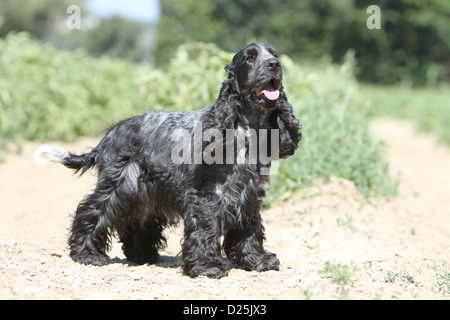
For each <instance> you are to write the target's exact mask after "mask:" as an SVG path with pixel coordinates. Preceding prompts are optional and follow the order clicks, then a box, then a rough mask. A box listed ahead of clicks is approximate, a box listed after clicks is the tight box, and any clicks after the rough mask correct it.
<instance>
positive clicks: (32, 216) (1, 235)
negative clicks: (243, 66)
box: [0, 34, 450, 300]
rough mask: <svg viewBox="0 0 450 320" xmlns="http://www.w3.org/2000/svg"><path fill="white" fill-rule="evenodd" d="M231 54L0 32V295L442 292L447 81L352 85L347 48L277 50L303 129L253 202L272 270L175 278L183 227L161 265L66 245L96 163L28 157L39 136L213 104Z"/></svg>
mask: <svg viewBox="0 0 450 320" xmlns="http://www.w3.org/2000/svg"><path fill="white" fill-rule="evenodd" d="M231 56H232V55H231V54H230V53H227V52H223V51H221V50H219V49H218V48H216V47H215V46H214V45H210V44H201V43H190V44H186V45H184V46H182V47H180V48H179V49H178V51H177V54H176V56H175V58H174V59H173V60H172V61H171V63H170V64H169V65H167V66H166V67H164V68H163V69H146V68H141V67H138V66H136V65H133V64H130V63H128V62H125V61H120V60H112V59H109V58H106V57H104V58H101V59H92V58H90V57H89V56H87V54H86V53H84V52H82V51H78V52H75V53H74V52H66V51H59V50H56V49H55V48H53V47H50V46H47V45H43V44H41V43H39V42H37V41H35V40H32V39H31V38H30V37H29V36H27V35H26V34H11V35H10V36H8V37H7V38H6V39H2V40H0V74H2V75H6V76H3V77H2V78H0V152H1V153H0V157H1V159H2V162H0V203H1V207H2V210H1V211H0V299H150V300H153V299H157V300H160V299H367V300H369V299H431V300H439V299H448V298H450V265H449V263H448V260H449V254H448V248H449V246H450V218H449V217H450V209H449V208H450V202H449V201H450V200H449V199H450V196H449V195H450V194H449V191H448V190H450V185H449V183H450V181H449V179H448V177H449V176H450V165H449V163H450V149H449V148H448V146H445V144H446V143H447V144H450V143H449V141H448V126H446V124H447V123H448V121H447V120H446V119H448V112H447V109H448V107H447V104H448V97H449V90H448V88H447V87H442V88H439V89H420V90H416V89H414V90H412V91H411V89H408V88H406V89H401V90H399V89H398V88H394V87H374V86H368V85H360V84H359V83H357V82H356V81H355V79H354V77H353V68H354V63H355V62H354V58H353V56H352V55H351V54H348V55H347V56H346V59H345V61H344V63H343V64H342V65H339V66H336V65H325V66H322V67H320V68H318V67H308V66H303V65H300V64H298V63H295V62H294V61H292V60H291V59H290V58H289V57H287V56H283V57H282V63H283V66H284V69H285V80H284V84H285V90H286V92H287V96H288V98H289V101H290V102H291V103H292V104H293V106H294V111H295V113H296V115H297V117H298V118H299V119H300V122H301V123H302V125H303V128H302V132H303V135H304V139H303V140H302V142H301V144H300V148H299V151H298V152H297V153H296V154H295V156H293V157H291V158H289V159H288V160H286V161H282V162H281V163H280V170H279V171H278V174H277V175H275V176H273V177H272V178H271V179H272V183H271V186H270V188H269V189H268V191H267V193H268V196H267V198H266V199H265V202H264V208H265V210H264V212H263V218H264V221H265V227H266V236H267V242H266V247H267V249H268V250H270V251H273V252H276V253H277V255H278V257H279V258H280V260H281V269H280V271H279V272H275V271H273V272H272V271H271V272H266V273H256V272H246V271H243V270H241V269H239V268H232V270H231V271H230V274H229V277H227V278H223V279H220V280H211V279H207V278H202V277H201V278H197V279H190V278H188V277H185V276H183V275H182V274H181V268H180V266H179V259H178V253H179V251H180V239H181V237H182V229H181V228H172V229H170V230H168V231H167V232H166V235H167V237H168V240H169V242H168V247H167V249H166V250H165V251H164V252H162V253H161V254H162V259H161V261H160V262H159V263H158V264H156V265H151V266H150V265H144V266H137V265H134V264H132V263H130V262H128V261H127V260H125V258H124V255H123V253H122V252H121V250H120V244H119V243H114V245H113V249H112V251H111V252H110V256H111V257H112V258H113V263H112V264H111V265H108V266H105V267H102V268H98V267H94V266H83V265H79V264H76V263H74V262H73V261H72V260H71V259H70V257H69V255H68V249H67V244H66V243H67V234H68V232H67V228H68V227H69V226H70V221H71V217H70V214H71V213H73V212H74V209H75V208H76V206H77V204H78V203H79V201H80V200H81V199H82V198H83V196H84V195H85V194H86V193H88V192H89V191H90V190H91V189H92V188H93V186H94V184H95V176H94V175H90V174H86V175H85V176H83V177H82V178H79V177H77V176H73V174H72V172H71V171H70V170H67V169H65V168H64V167H62V166H58V165H55V164H49V165H46V166H38V165H37V164H35V163H34V162H33V153H34V150H35V149H36V148H37V147H38V146H39V145H40V144H41V143H42V142H44V141H45V142H52V143H53V144H56V145H61V146H63V147H65V148H67V149H69V150H71V151H72V152H82V151H86V150H87V149H88V147H93V146H95V145H96V143H97V142H98V140H99V138H100V136H101V134H102V132H103V129H104V128H106V127H108V126H109V125H111V124H112V123H114V122H117V121H119V120H121V119H123V118H125V117H129V116H131V115H135V114H141V113H143V112H145V110H147V109H167V110H172V111H175V110H193V109H198V108H200V107H204V106H207V105H210V104H212V103H213V101H214V99H215V97H216V96H217V92H218V89H219V86H220V83H221V81H222V80H223V79H224V77H225V72H224V70H223V67H224V65H225V64H226V63H228V62H229V61H230V59H231ZM408 90H409V91H408ZM385 116H389V118H386V117H385ZM392 118H396V120H393V119H392ZM399 119H408V121H407V120H399ZM420 130H425V131H428V132H431V134H430V133H428V134H425V133H423V132H421V131H420ZM437 141H439V142H437Z"/></svg>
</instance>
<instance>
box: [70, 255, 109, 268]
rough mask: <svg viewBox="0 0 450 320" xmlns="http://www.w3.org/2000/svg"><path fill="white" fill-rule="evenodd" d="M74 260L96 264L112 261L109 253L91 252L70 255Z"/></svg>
mask: <svg viewBox="0 0 450 320" xmlns="http://www.w3.org/2000/svg"><path fill="white" fill-rule="evenodd" d="M70 257H71V258H72V260H73V261H75V262H78V263H81V264H92V265H94V266H104V265H107V264H109V263H110V262H111V259H110V258H109V257H108V256H107V255H103V254H99V255H94V254H90V253H72V254H71V255H70Z"/></svg>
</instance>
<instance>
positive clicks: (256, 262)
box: [235, 252, 280, 272]
mask: <svg viewBox="0 0 450 320" xmlns="http://www.w3.org/2000/svg"><path fill="white" fill-rule="evenodd" d="M235 262H236V263H237V264H238V265H239V266H240V267H242V268H244V269H245V270H248V271H258V272H263V271H269V270H276V271H278V270H280V260H278V258H277V256H276V255H275V253H271V252H265V253H264V254H258V255H256V254H249V255H246V256H244V257H241V259H240V260H239V261H235Z"/></svg>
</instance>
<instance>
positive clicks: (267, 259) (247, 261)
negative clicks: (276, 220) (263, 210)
mask: <svg viewBox="0 0 450 320" xmlns="http://www.w3.org/2000/svg"><path fill="white" fill-rule="evenodd" d="M264 240H265V236H264V227H263V224H262V219H261V215H260V214H259V208H258V209H257V210H255V213H254V215H253V216H252V218H251V219H249V220H248V221H247V222H246V223H245V225H243V226H241V225H235V226H234V227H232V228H229V229H228V231H227V232H226V234H225V238H224V243H223V246H224V251H225V254H226V255H227V257H228V258H229V259H231V260H232V261H233V262H234V263H236V264H237V265H239V266H240V267H242V268H244V269H245V270H256V271H259V272H261V271H269V270H279V267H280V261H279V260H278V258H277V256H276V255H275V254H274V253H272V252H268V251H266V250H265V249H264V246H263V243H264Z"/></svg>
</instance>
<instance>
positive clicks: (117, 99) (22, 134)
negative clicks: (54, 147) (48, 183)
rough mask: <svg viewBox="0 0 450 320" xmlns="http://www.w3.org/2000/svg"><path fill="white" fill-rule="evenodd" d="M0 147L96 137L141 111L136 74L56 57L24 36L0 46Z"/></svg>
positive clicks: (117, 64)
mask: <svg viewBox="0 0 450 320" xmlns="http://www.w3.org/2000/svg"><path fill="white" fill-rule="evenodd" d="M0 74H1V77H0V143H3V144H4V143H5V142H7V141H15V142H21V141H23V140H55V139H59V140H73V139H75V138H76V137H78V136H86V135H100V134H101V133H102V131H103V129H104V128H105V127H107V126H109V125H111V124H112V123H113V122H114V121H117V120H120V119H121V118H123V117H126V116H130V115H132V114H135V113H140V112H143V111H144V110H145V106H144V101H143V99H142V98H141V96H140V94H139V90H138V81H139V77H140V75H141V74H142V70H141V69H139V68H138V67H136V66H134V65H132V64H131V63H129V62H125V61H119V60H111V59H107V58H103V59H92V58H89V57H88V55H87V54H86V53H85V52H83V51H77V52H68V51H67V52H66V51H59V50H57V49H55V48H53V47H51V46H49V45H45V44H42V43H41V42H39V41H37V40H33V39H32V38H31V37H30V36H28V34H26V33H20V34H10V35H9V36H8V37H6V38H5V39H2V40H0Z"/></svg>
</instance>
